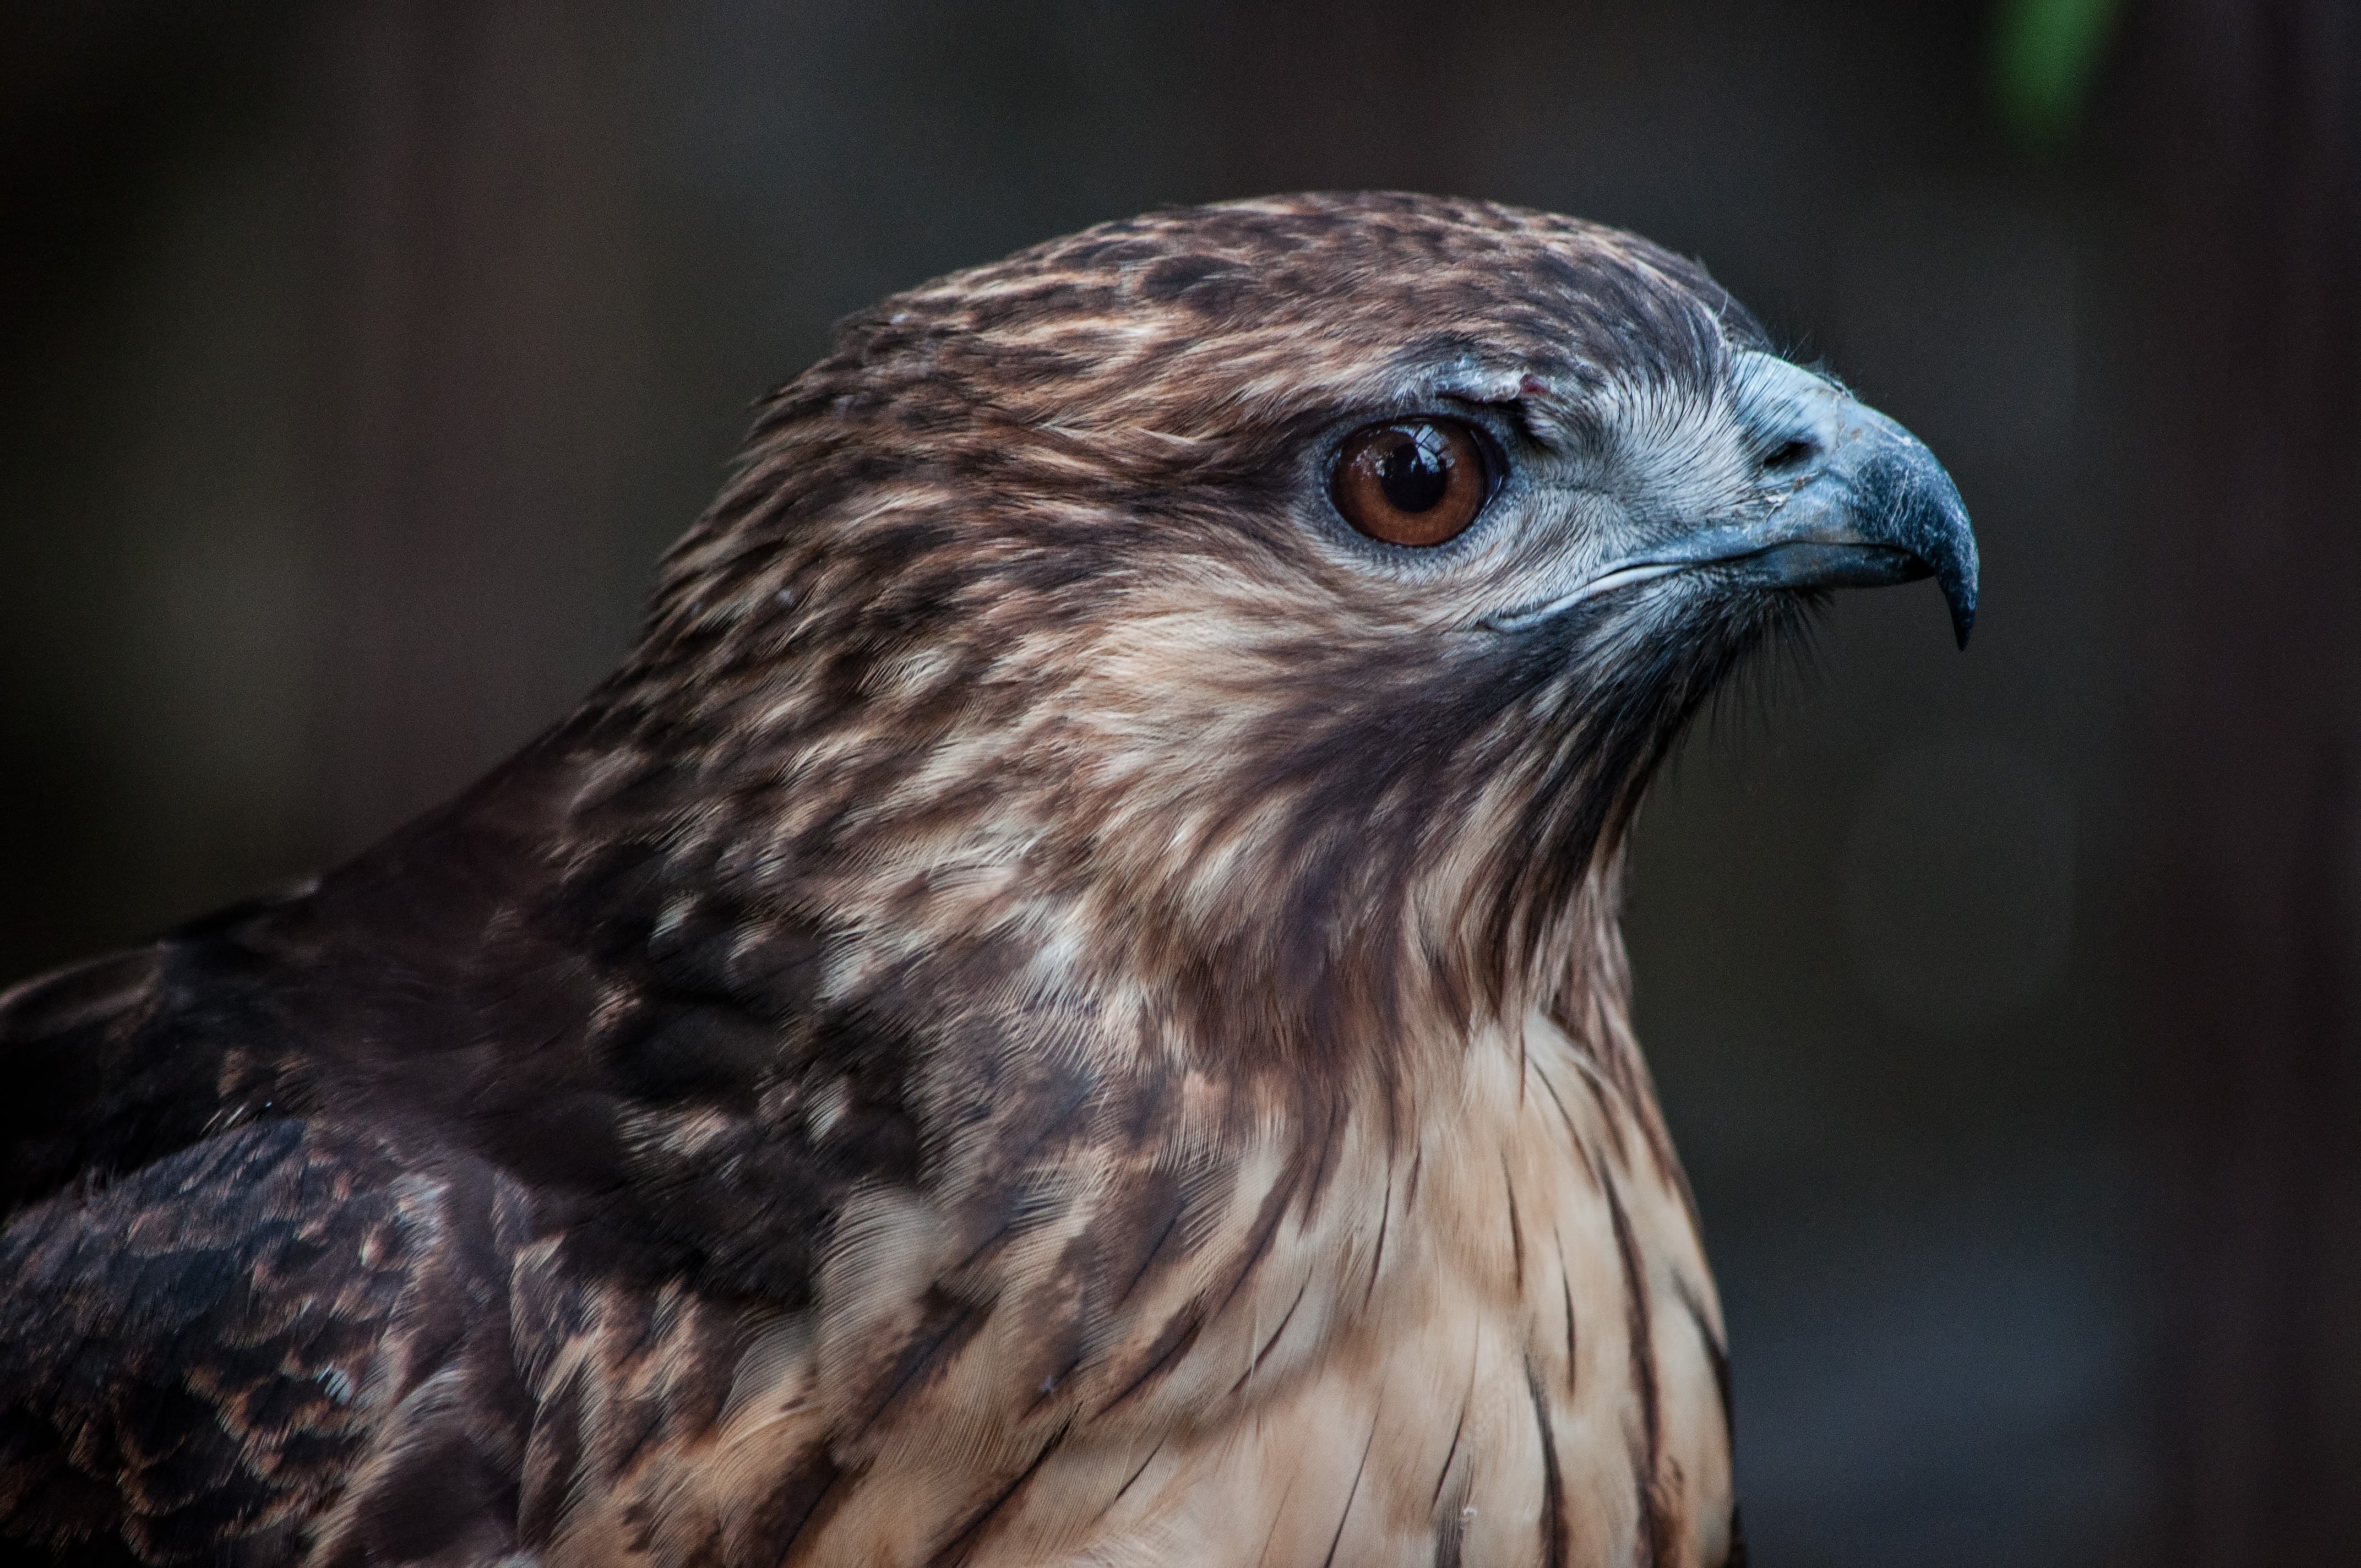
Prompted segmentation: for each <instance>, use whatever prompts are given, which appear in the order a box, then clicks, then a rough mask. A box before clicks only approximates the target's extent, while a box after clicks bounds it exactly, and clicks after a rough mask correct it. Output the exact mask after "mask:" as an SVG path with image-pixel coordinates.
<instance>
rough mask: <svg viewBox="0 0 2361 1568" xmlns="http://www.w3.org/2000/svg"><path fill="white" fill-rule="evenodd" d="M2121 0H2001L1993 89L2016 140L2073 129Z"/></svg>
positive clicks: (2052, 142)
mask: <svg viewBox="0 0 2361 1568" xmlns="http://www.w3.org/2000/svg"><path fill="white" fill-rule="evenodd" d="M2119 8H2120V0H2000V7H1999V10H1998V11H1997V12H1996V13H1995V15H1994V16H1993V99H1994V106H1995V107H1996V108H1997V109H1998V110H1999V112H2000V118H2001V123H2002V124H2003V125H2004V126H2006V127H2007V128H2008V130H2009V133H2010V134H2011V135H2012V136H2014V137H2016V138H2017V140H2019V141H2021V142H2024V143H2026V145H2028V146H2034V147H2053V146H2056V145H2057V144H2058V143H2059V142H2062V141H2064V140H2065V139H2066V137H2068V136H2069V135H2070V133H2071V132H2072V131H2073V129H2074V124H2075V121H2076V120H2077V119H2079V118H2080V117H2081V110H2082V99H2083V96H2084V95H2085V94H2086V93H2088V92H2089V91H2090V87H2091V78H2092V75H2093V74H2094V73H2095V72H2096V71H2097V70H2098V66H2099V56H2100V55H2101V53H2102V52H2103V50H2104V49H2106V46H2107V39H2108V37H2109V36H2110V35H2111V34H2112V33H2113V31H2114V21H2115V13H2116V11H2117V10H2118V9H2119Z"/></svg>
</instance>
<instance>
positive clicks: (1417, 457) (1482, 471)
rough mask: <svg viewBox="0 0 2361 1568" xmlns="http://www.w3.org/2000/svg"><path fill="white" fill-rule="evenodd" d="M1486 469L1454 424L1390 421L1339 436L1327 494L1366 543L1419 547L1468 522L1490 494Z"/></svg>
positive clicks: (1471, 437) (1476, 443)
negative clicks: (1342, 444) (1342, 443)
mask: <svg viewBox="0 0 2361 1568" xmlns="http://www.w3.org/2000/svg"><path fill="white" fill-rule="evenodd" d="M1329 493H1330V494H1331V495H1333V496H1334V498H1335V501H1336V510H1338V511H1341V512H1343V513H1344V514H1345V521H1347V522H1349V523H1351V524H1352V525H1353V526H1354V527H1355V528H1357V529H1359V530H1360V531H1361V532H1363V533H1366V534H1367V535H1368V536H1369V537H1370V538H1372V539H1382V540H1384V541H1385V542H1386V543H1389V544H1409V545H1414V546H1419V547H1424V546H1427V545H1433V544H1441V543H1444V541H1446V540H1451V539H1456V538H1457V537H1459V535H1460V534H1462V533H1464V532H1466V530H1467V525H1468V524H1469V523H1471V522H1474V521H1476V514H1477V512H1480V511H1482V510H1484V503H1485V502H1486V501H1487V500H1489V499H1491V496H1492V475H1491V472H1490V464H1489V463H1488V461H1487V460H1486V456H1485V449H1484V444H1483V442H1481V441H1480V440H1478V439H1477V434H1476V433H1475V432H1474V431H1472V430H1470V429H1468V428H1467V426H1466V425H1464V424H1462V423H1460V422H1458V421H1457V420H1452V419H1405V420H1394V421H1391V422H1388V423H1385V424H1373V425H1371V426H1369V428H1368V429H1367V430H1362V431H1356V432H1355V433H1353V434H1352V435H1351V436H1349V437H1347V438H1346V439H1345V447H1344V450H1343V451H1342V452H1340V453H1338V454H1337V455H1336V472H1335V476H1334V477H1333V478H1332V479H1331V480H1330V481H1329Z"/></svg>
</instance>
